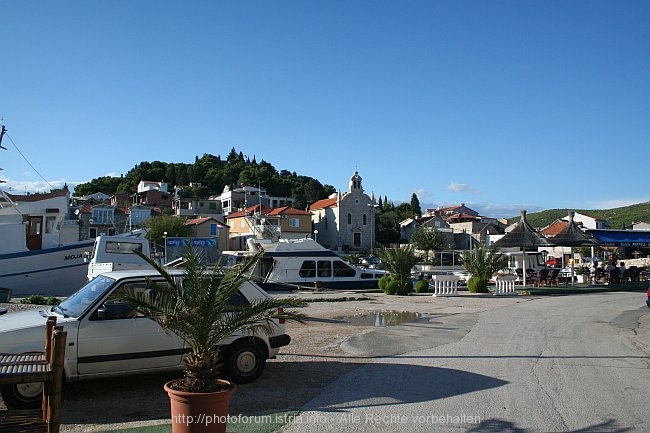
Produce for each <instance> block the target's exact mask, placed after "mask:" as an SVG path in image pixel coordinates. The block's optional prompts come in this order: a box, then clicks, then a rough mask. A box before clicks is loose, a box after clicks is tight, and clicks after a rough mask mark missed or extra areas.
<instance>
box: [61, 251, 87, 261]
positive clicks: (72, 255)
mask: <svg viewBox="0 0 650 433" xmlns="http://www.w3.org/2000/svg"><path fill="white" fill-rule="evenodd" d="M81 258H83V254H82V253H79V254H68V255H67V256H65V259H64V260H77V259H81Z"/></svg>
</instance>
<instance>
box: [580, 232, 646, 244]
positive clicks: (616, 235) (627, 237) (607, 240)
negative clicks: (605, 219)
mask: <svg viewBox="0 0 650 433" xmlns="http://www.w3.org/2000/svg"><path fill="white" fill-rule="evenodd" d="M587 232H588V233H589V234H591V235H592V236H593V237H595V238H596V239H598V240H599V241H601V242H602V243H603V244H606V245H609V246H615V247H650V231H641V230H595V229H594V230H587Z"/></svg>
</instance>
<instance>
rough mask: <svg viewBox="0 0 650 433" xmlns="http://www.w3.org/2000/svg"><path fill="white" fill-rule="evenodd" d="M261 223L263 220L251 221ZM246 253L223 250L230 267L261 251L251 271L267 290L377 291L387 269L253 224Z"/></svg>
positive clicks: (262, 225)
mask: <svg viewBox="0 0 650 433" xmlns="http://www.w3.org/2000/svg"><path fill="white" fill-rule="evenodd" d="M252 220H254V221H257V222H260V221H264V218H259V217H258V218H252ZM249 226H250V227H251V228H252V229H253V234H254V236H253V237H250V238H248V239H247V241H246V246H247V250H246V251H224V252H223V254H222V256H224V257H225V260H224V262H225V263H226V264H227V265H232V264H233V263H237V262H238V261H239V260H241V259H242V258H243V257H246V256H250V255H253V254H255V253H257V252H261V258H260V260H259V261H258V263H257V266H256V267H255V269H254V270H253V272H252V276H253V277H254V279H255V281H256V282H257V283H258V284H259V285H260V286H262V288H263V289H264V290H267V291H272V290H296V289H298V290H300V289H308V290H310V289H312V290H313V289H327V290H378V289H379V286H378V280H379V279H380V278H381V277H382V276H384V275H387V272H386V271H385V270H381V269H372V268H364V267H359V266H354V265H351V264H349V263H348V262H346V261H345V260H343V258H341V256H339V255H338V254H336V252H334V251H332V250H330V249H328V248H325V247H323V246H322V245H321V244H319V243H318V242H316V241H315V240H314V239H312V238H309V237H305V238H299V239H284V238H282V236H281V233H280V228H279V226H277V225H270V224H264V223H262V224H257V225H256V224H253V223H250V224H249Z"/></svg>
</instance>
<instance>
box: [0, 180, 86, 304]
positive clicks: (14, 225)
mask: <svg viewBox="0 0 650 433" xmlns="http://www.w3.org/2000/svg"><path fill="white" fill-rule="evenodd" d="M69 209H70V192H69V191H68V190H67V189H65V188H64V189H62V190H58V191H54V192H50V193H48V194H27V195H14V194H9V193H7V192H6V191H4V190H0V239H2V242H0V288H3V289H8V290H10V291H11V295H12V296H18V297H25V296H28V295H32V294H37V295H42V296H45V297H49V296H68V295H70V294H72V293H74V292H75V291H77V289H79V288H80V287H81V286H82V285H83V284H84V283H85V281H86V269H87V264H86V263H85V261H84V252H85V251H89V250H90V249H91V248H92V246H93V241H92V240H83V241H80V240H79V225H78V222H77V221H76V220H73V219H71V218H69V217H68V212H69Z"/></svg>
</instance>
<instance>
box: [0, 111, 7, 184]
mask: <svg viewBox="0 0 650 433" xmlns="http://www.w3.org/2000/svg"><path fill="white" fill-rule="evenodd" d="M0 127H2V129H0V149H4V150H7V148H6V147H2V137H4V136H5V134H6V133H7V128H5V125H4V119H0ZM2 169H3V168H2V167H0V170H2ZM0 183H5V181H4V180H2V179H0Z"/></svg>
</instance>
